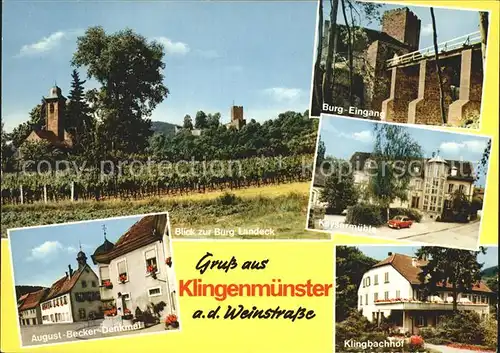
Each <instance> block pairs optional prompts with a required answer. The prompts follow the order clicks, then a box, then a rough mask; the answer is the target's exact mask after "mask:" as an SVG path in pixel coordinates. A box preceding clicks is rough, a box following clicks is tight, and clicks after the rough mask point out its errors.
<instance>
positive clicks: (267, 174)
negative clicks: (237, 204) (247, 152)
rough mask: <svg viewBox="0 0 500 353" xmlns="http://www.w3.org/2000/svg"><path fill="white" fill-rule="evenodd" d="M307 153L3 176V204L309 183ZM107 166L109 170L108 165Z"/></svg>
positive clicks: (158, 195) (143, 196) (310, 158)
mask: <svg viewBox="0 0 500 353" xmlns="http://www.w3.org/2000/svg"><path fill="white" fill-rule="evenodd" d="M312 161H313V156H312V155H302V156H287V157H262V158H248V159H240V160H228V161H216V162H217V164H215V162H214V161H209V162H206V161H190V162H188V161H186V162H184V163H177V164H175V165H160V164H152V165H148V166H147V168H145V167H144V165H141V168H139V169H138V168H135V169H134V168H132V167H130V168H120V169H118V168H117V169H116V170H115V168H114V167H113V168H112V169H110V168H108V169H102V168H101V170H96V169H86V170H83V171H81V172H79V173H77V172H74V173H72V172H69V170H70V169H68V170H66V171H59V172H52V173H48V172H44V173H35V172H32V173H20V174H14V173H11V174H7V173H6V174H3V175H2V184H1V185H2V205H12V204H30V203H38V202H45V203H48V202H61V201H66V200H83V201H85V200H95V201H103V200H109V199H118V200H141V199H147V198H151V197H155V198H163V197H171V196H178V195H186V194H192V193H198V194H199V193H207V192H213V191H216V190H219V191H223V190H228V191H233V190H239V189H244V188H248V187H261V186H266V185H277V184H283V183H292V182H303V181H308V180H311V175H312V172H311V169H312ZM108 167H109V166H108Z"/></svg>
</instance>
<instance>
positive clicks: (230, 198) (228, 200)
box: [217, 192, 241, 206]
mask: <svg viewBox="0 0 500 353" xmlns="http://www.w3.org/2000/svg"><path fill="white" fill-rule="evenodd" d="M240 201H241V198H240V197H238V196H236V195H235V194H232V193H230V192H225V193H224V194H222V195H221V196H219V197H218V198H217V204H219V205H223V206H231V205H236V204H238V203H239V202H240Z"/></svg>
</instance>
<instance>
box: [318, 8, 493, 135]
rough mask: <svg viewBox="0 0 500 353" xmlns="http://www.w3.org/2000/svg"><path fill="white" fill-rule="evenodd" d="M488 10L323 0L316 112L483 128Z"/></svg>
mask: <svg viewBox="0 0 500 353" xmlns="http://www.w3.org/2000/svg"><path fill="white" fill-rule="evenodd" d="M488 28H489V13H488V12H486V11H480V10H468V9H460V10H459V9H452V8H433V7H428V6H405V5H398V4H384V3H372V2H365V1H357V0H330V1H323V0H319V5H318V21H317V28H316V44H315V45H316V51H315V59H314V66H313V83H312V92H311V105H310V107H311V108H310V109H311V116H316V117H319V116H320V114H321V113H329V114H336V115H343V116H351V117H357V118H363V119H372V120H379V121H388V122H398V123H411V124H425V125H441V126H454V127H463V128H470V129H479V127H480V113H481V101H482V91H483V79H484V77H485V74H484V67H485V59H486V51H487V38H488Z"/></svg>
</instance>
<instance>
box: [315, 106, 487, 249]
mask: <svg viewBox="0 0 500 353" xmlns="http://www.w3.org/2000/svg"><path fill="white" fill-rule="evenodd" d="M490 151H491V138H489V137H486V136H481V135H477V134H462V133H452V132H446V131H438V130H435V129H432V128H428V127H417V126H408V125H404V124H394V123H382V122H376V121H372V120H361V119H353V118H345V117H338V116H327V115H324V116H322V118H321V122H320V132H319V139H318V147H317V156H316V162H315V169H314V179H313V184H312V187H311V195H310V203H309V217H308V222H307V227H308V228H309V229H313V230H320V231H328V232H331V233H342V234H355V235H367V236H374V237H377V238H385V239H404V240H409V241H413V242H421V243H428V244H432V245H440V246H453V247H455V248H462V249H471V250H473V249H477V247H478V245H479V235H480V228H481V220H482V217H483V203H484V200H485V189H486V188H485V186H486V180H487V171H488V164H489V159H490V158H489V156H490Z"/></svg>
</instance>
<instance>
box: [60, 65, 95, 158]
mask: <svg viewBox="0 0 500 353" xmlns="http://www.w3.org/2000/svg"><path fill="white" fill-rule="evenodd" d="M71 78H72V81H71V90H70V92H69V94H68V98H69V101H68V103H67V106H66V124H65V126H66V130H67V131H68V132H69V133H70V134H71V135H72V137H73V144H74V147H73V152H75V153H82V152H83V151H84V150H85V149H86V147H89V145H91V144H92V137H93V134H94V132H95V127H96V126H95V121H94V119H93V116H92V115H91V114H90V109H89V106H88V104H87V102H86V100H85V91H84V87H83V85H84V83H85V82H86V81H85V80H80V75H79V73H78V71H77V70H76V69H74V70H73V72H72V73H71Z"/></svg>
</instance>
